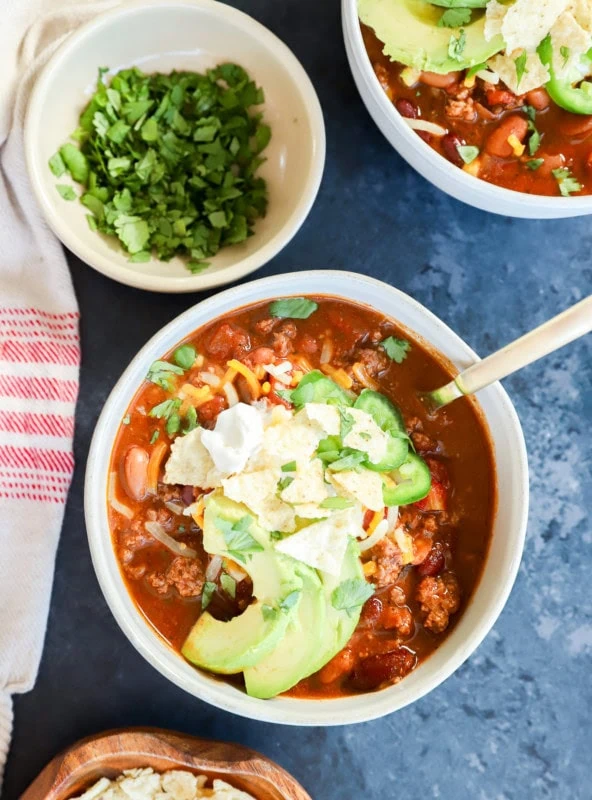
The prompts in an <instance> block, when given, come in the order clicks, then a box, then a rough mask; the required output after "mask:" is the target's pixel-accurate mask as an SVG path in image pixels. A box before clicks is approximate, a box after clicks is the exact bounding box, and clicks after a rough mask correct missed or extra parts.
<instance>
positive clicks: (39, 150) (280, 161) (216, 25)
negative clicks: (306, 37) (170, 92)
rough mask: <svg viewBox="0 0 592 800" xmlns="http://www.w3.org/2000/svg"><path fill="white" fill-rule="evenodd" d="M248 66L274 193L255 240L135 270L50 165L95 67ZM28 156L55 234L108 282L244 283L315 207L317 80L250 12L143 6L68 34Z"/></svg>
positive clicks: (205, 0)
mask: <svg viewBox="0 0 592 800" xmlns="http://www.w3.org/2000/svg"><path fill="white" fill-rule="evenodd" d="M227 61H231V62H235V63H237V64H239V65H241V66H242V67H244V68H245V69H246V70H247V72H248V73H249V74H250V75H251V77H252V78H253V79H254V80H255V81H256V82H257V84H258V85H260V86H262V87H263V89H264V91H265V104H264V106H262V110H263V113H264V118H265V121H266V122H268V123H269V125H270V126H271V129H272V139H271V142H270V144H269V146H268V147H267V148H266V150H265V152H264V156H265V157H266V158H267V161H266V162H265V164H264V165H263V166H262V167H261V169H260V170H259V174H260V175H261V176H262V177H264V178H265V179H266V180H267V183H268V187H269V195H270V202H269V210H268V213H267V216H266V217H265V218H264V219H262V220H258V221H257V222H256V224H255V235H254V236H251V237H250V238H249V239H248V240H247V241H246V242H244V243H241V244H240V245H234V246H231V247H225V248H223V249H222V250H221V251H220V253H219V254H218V255H216V256H215V258H213V259H212V266H211V267H209V269H208V270H207V271H206V272H203V273H201V274H199V275H192V274H191V273H190V272H189V271H188V270H187V269H186V268H185V266H184V265H183V262H182V260H181V259H180V258H175V259H173V260H172V261H170V262H168V263H165V262H163V261H157V260H156V259H153V260H151V261H149V262H147V263H144V264H130V263H129V261H128V256H127V255H126V254H125V253H124V252H123V251H122V250H121V249H120V247H119V245H118V243H117V242H116V241H114V240H112V239H110V238H108V237H105V236H102V235H99V234H97V233H94V232H93V231H91V230H90V229H89V227H88V224H87V222H86V214H87V213H88V211H87V209H85V208H84V206H82V204H81V203H79V202H66V201H64V200H63V199H62V198H61V197H60V195H59V194H58V192H57V191H56V188H55V187H56V183H63V180H62V179H59V180H58V179H56V178H55V177H54V175H52V173H51V172H50V170H49V168H48V165H47V162H48V159H49V158H50V157H51V156H52V155H53V154H54V153H55V152H56V150H57V149H58V148H59V147H60V146H61V145H62V144H64V142H66V141H68V137H69V136H70V134H71V133H72V132H73V131H74V130H75V129H76V127H77V126H78V117H79V115H80V112H81V111H82V109H83V108H84V106H85V104H86V102H88V100H89V99H90V97H91V96H92V94H93V92H94V87H95V86H96V80H97V71H98V68H99V67H101V66H108V67H109V69H110V74H114V73H115V72H117V71H118V70H120V69H122V68H125V67H131V66H138V67H140V68H141V69H142V70H144V71H145V72H170V71H172V70H173V69H176V70H192V71H198V72H202V71H204V70H205V69H208V68H210V67H214V66H216V65H217V64H220V63H222V62H227ZM25 154H26V160H27V167H28V171H29V176H30V179H31V183H32V185H33V189H34V191H35V194H36V196H37V200H38V201H39V204H40V206H41V209H42V211H43V213H44V215H45V218H46V219H47V222H48V223H49V225H50V227H51V228H52V229H53V231H54V232H55V233H56V234H57V236H58V237H59V238H60V239H61V241H62V242H63V244H64V245H65V246H66V247H67V248H68V249H70V250H71V251H72V252H74V253H75V254H76V255H77V256H79V258H81V259H82V260H83V261H85V262H86V263H87V264H90V265H91V266H92V267H94V268H95V269H97V270H98V271H99V272H102V273H103V274H105V275H108V276H109V277H110V278H113V279H115V280H116V281H120V282H121V283H125V284H128V285H129V286H136V287H138V288H140V289H150V290H153V291H159V292H194V291H199V290H202V289H207V288H210V287H212V286H219V285H220V284H224V283H229V282H230V281H235V280H237V279H239V278H241V277H243V276H244V275H247V274H248V273H250V272H253V270H256V269H258V268H259V267H261V266H262V265H263V264H265V263H266V262H268V261H269V260H270V259H271V258H273V257H274V256H275V255H276V254H277V253H278V252H279V251H280V250H281V249H282V248H283V247H285V245H286V244H287V243H288V242H289V241H290V239H292V237H293V236H294V235H295V233H296V232H297V231H298V229H299V228H300V226H301V225H302V223H303V222H304V220H305V219H306V217H307V215H308V212H309V211H310V208H311V206H312V204H313V202H314V200H315V197H316V195H317V192H318V189H319V185H320V182H321V177H322V174H323V167H324V162H325V126H324V122H323V114H322V111H321V107H320V104H319V101H318V98H317V95H316V93H315V90H314V88H313V85H312V83H311V82H310V79H309V78H308V76H307V74H306V72H305V71H304V69H303V67H302V65H301V64H300V62H299V61H298V60H297V59H296V57H295V56H294V55H293V53H292V52H291V51H290V50H289V49H288V48H287V47H286V45H285V44H283V42H281V41H280V40H279V39H278V38H277V37H276V36H275V35H274V34H273V33H271V32H270V31H269V30H267V28H264V27H263V25H260V24H259V23H258V22H256V21H255V20H254V19H252V18H251V17H249V16H247V15H246V14H243V13H242V12H241V11H237V10H236V9H234V8H231V7H230V6H227V5H225V4H224V3H221V2H215V0H141V2H133V3H130V4H126V5H124V6H122V7H118V8H117V9H115V10H113V11H108V12H106V13H104V14H101V15H100V16H98V17H96V18H95V19H93V20H92V22H89V23H88V24H87V25H84V26H83V27H82V28H80V29H79V30H78V31H76V32H75V33H73V34H72V35H71V36H69V37H68V38H67V39H66V41H65V42H64V44H63V45H62V46H61V47H60V48H59V50H58V51H57V52H56V53H55V55H54V56H53V57H52V59H51V60H50V61H49V62H48V64H47V66H46V67H45V69H44V70H43V72H42V73H41V75H40V77H39V79H38V81H37V83H36V86H35V89H34V91H33V94H32V96H31V100H30V103H29V108H28V112H27V118H26V123H25Z"/></svg>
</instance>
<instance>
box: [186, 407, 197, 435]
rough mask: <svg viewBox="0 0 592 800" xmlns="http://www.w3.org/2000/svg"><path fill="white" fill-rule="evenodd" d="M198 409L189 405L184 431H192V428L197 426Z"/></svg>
mask: <svg viewBox="0 0 592 800" xmlns="http://www.w3.org/2000/svg"><path fill="white" fill-rule="evenodd" d="M198 424H199V423H198V421H197V411H196V410H195V408H194V407H193V406H189V408H188V409H187V413H186V414H185V422H184V423H183V433H191V431H192V430H194V429H195V428H197V426H198Z"/></svg>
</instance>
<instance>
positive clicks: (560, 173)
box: [552, 167, 583, 197]
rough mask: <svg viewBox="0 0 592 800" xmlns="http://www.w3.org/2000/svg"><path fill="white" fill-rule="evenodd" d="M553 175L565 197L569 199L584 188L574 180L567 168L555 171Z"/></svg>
mask: <svg viewBox="0 0 592 800" xmlns="http://www.w3.org/2000/svg"><path fill="white" fill-rule="evenodd" d="M552 173H553V177H554V178H555V180H556V181H557V185H558V186H559V191H560V192H561V194H562V196H563V197H569V196H570V195H571V194H573V193H574V192H579V191H581V189H582V188H583V187H582V184H581V183H580V182H579V181H578V180H577V179H576V178H574V176H573V175H572V174H571V172H570V171H569V169H568V168H567V167H560V168H559V169H554V170H552Z"/></svg>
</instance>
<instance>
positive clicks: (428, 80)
mask: <svg viewBox="0 0 592 800" xmlns="http://www.w3.org/2000/svg"><path fill="white" fill-rule="evenodd" d="M459 78H460V72H447V73H446V74H445V75H440V74H439V73H438V72H422V73H420V76H419V82H420V83H425V84H426V86H434V87H435V88H436V89H447V88H448V87H449V86H452V84H453V83H458V81H459Z"/></svg>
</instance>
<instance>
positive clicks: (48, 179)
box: [25, 0, 325, 292]
mask: <svg viewBox="0 0 592 800" xmlns="http://www.w3.org/2000/svg"><path fill="white" fill-rule="evenodd" d="M25 155H26V161H27V167H28V171H29V176H30V179H31V183H32V186H33V189H34V192H35V195H36V197H37V200H38V202H39V205H40V208H41V211H42V212H43V215H44V216H45V219H46V221H47V222H48V224H49V225H50V227H51V228H52V229H53V231H54V232H55V233H56V234H57V235H58V237H59V238H60V239H61V241H62V243H63V244H64V245H65V246H66V247H67V248H68V249H69V250H71V251H72V252H73V253H75V254H76V255H77V256H78V257H79V258H80V259H81V260H82V261H85V262H86V263H87V264H89V265H91V266H92V267H94V268H95V269H97V270H98V271H99V272H102V273H103V274H105V275H108V276H109V277H111V278H114V279H115V280H117V281H120V282H121V283H125V284H128V285H130V286H135V287H138V288H143V289H149V290H153V291H164V292H189V291H199V290H202V289H207V288H210V287H213V286H218V285H220V284H224V283H228V282H230V281H234V280H237V279H239V278H241V277H243V276H244V275H246V274H248V273H250V272H252V271H253V270H255V269H257V268H258V267H260V266H262V265H263V264H265V263H266V262H267V261H269V260H270V259H271V258H273V256H274V255H276V254H277V253H278V252H279V251H280V250H281V249H282V248H283V247H284V246H285V245H286V244H287V243H288V242H289V241H290V239H291V238H292V237H293V236H294V234H295V233H296V232H297V230H298V229H299V228H300V226H301V225H302V223H303V222H304V220H305V218H306V216H307V214H308V212H309V211H310V208H311V206H312V203H313V202H314V199H315V197H316V194H317V192H318V188H319V185H320V181H321V177H322V172H323V166H324V159H325V130H324V123H323V116H322V112H321V108H320V104H319V101H318V98H317V96H316V93H315V90H314V88H313V86H312V84H311V82H310V80H309V78H308V76H307V74H306V72H305V71H304V69H303V68H302V66H301V65H300V63H299V62H298V61H297V59H296V58H295V56H294V55H293V54H292V52H291V51H290V50H289V49H288V48H287V47H286V46H285V45H284V44H283V43H282V42H281V41H280V40H279V39H278V38H277V37H276V36H275V35H274V34H272V33H271V32H270V31H269V30H267V29H266V28H264V27H263V26H262V25H260V24H259V23H258V22H256V21H255V20H254V19H252V18H251V17H249V16H247V15H246V14H244V13H242V12H240V11H237V10H236V9H234V8H231V7H230V6H227V5H225V4H223V3H219V2H214V0H192V1H191V2H188V0H143V2H141V3H140V2H135V3H131V4H126V5H124V6H123V7H119V8H116V9H114V10H111V11H107V12H106V13H104V14H102V15H99V16H97V17H96V18H95V19H94V20H92V21H91V22H90V23H88V24H87V25H85V26H83V27H82V28H80V29H79V30H77V31H76V32H74V33H73V34H71V35H70V36H69V37H67V39H66V40H65V42H64V43H63V44H62V46H61V47H60V48H59V50H58V51H57V52H56V53H55V55H54V56H53V58H52V59H51V60H50V61H49V62H48V64H47V65H46V67H45V68H44V70H43V71H42V73H41V75H40V76H39V79H38V81H37V83H36V86H35V88H34V90H33V93H32V96H31V101H30V103H29V108H28V112H27V117H26V123H25Z"/></svg>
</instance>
